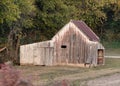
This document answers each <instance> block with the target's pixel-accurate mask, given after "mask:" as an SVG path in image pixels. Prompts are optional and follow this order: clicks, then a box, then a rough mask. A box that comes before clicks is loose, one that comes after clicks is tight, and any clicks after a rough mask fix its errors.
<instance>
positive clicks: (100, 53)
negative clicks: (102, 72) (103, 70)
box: [97, 49, 104, 65]
mask: <svg viewBox="0 0 120 86" xmlns="http://www.w3.org/2000/svg"><path fill="white" fill-rule="evenodd" d="M103 60H104V50H103V49H98V59H97V64H99V65H101V64H103Z"/></svg>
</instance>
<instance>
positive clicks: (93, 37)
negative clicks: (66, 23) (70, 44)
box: [71, 20, 99, 41]
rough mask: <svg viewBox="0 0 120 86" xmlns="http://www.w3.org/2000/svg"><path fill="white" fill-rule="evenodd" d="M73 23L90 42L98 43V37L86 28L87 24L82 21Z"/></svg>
mask: <svg viewBox="0 0 120 86" xmlns="http://www.w3.org/2000/svg"><path fill="white" fill-rule="evenodd" d="M71 22H73V23H74V24H75V25H76V26H77V27H78V28H79V29H80V30H81V31H82V32H83V33H84V34H85V35H86V36H87V37H88V38H89V39H90V40H91V41H99V37H98V36H97V35H96V34H95V33H94V32H93V31H92V30H91V29H90V27H88V26H87V24H86V23H85V22H83V21H75V20H72V21H71Z"/></svg>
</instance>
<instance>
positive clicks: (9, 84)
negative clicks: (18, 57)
mask: <svg viewBox="0 0 120 86" xmlns="http://www.w3.org/2000/svg"><path fill="white" fill-rule="evenodd" d="M0 86H33V85H32V84H31V83H30V82H28V81H26V80H23V79H22V78H21V76H20V72H19V71H18V70H16V69H15V68H14V67H13V66H9V65H6V64H0Z"/></svg>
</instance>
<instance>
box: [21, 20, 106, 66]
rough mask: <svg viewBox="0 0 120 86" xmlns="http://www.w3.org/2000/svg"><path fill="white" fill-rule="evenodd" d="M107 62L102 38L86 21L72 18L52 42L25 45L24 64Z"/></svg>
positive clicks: (22, 61)
mask: <svg viewBox="0 0 120 86" xmlns="http://www.w3.org/2000/svg"><path fill="white" fill-rule="evenodd" d="M86 63H88V64H93V65H98V64H104V47H103V46H102V44H101V43H100V40H99V37H98V36H97V35H96V34H95V33H94V32H93V31H92V30H91V29H90V28H89V27H88V26H87V25H86V24H85V23H84V22H83V21H74V20H72V21H70V22H69V23H68V24H66V25H65V26H64V27H63V28H62V29H61V30H60V31H59V32H58V33H57V34H56V35H55V36H54V37H53V38H52V39H51V40H50V41H44V42H39V43H33V44H28V45H22V46H21V47H20V64H21V65H24V64H33V65H48V66H50V65H63V64H65V65H81V64H86Z"/></svg>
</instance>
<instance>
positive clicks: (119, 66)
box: [17, 58, 120, 86]
mask: <svg viewBox="0 0 120 86" xmlns="http://www.w3.org/2000/svg"><path fill="white" fill-rule="evenodd" d="M17 68H18V69H19V70H21V73H22V75H23V76H24V77H25V78H27V79H30V80H31V81H32V83H33V84H34V85H35V86H56V85H57V84H58V83H62V82H63V80H64V81H66V83H69V84H70V86H80V85H81V84H82V83H81V82H85V81H87V80H91V79H95V78H97V77H102V76H106V75H112V74H115V73H119V72H120V59H111V58H107V59H106V64H105V65H102V66H98V67H96V68H80V67H71V66H53V67H48V66H17Z"/></svg>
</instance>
